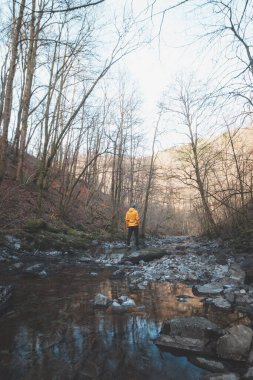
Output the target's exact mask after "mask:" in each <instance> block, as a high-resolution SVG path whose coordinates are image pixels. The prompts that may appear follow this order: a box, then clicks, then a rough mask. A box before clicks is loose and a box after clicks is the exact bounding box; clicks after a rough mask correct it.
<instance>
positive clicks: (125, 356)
mask: <svg viewBox="0 0 253 380" xmlns="http://www.w3.org/2000/svg"><path fill="white" fill-rule="evenodd" d="M77 272H78V273H77V274H78V276H76V273H75V271H73V272H71V271H68V272H67V271H65V272H64V271H63V272H62V273H60V274H59V275H58V276H55V277H54V278H52V279H49V280H48V281H44V282H43V286H42V282H38V281H36V280H32V279H30V280H27V281H26V282H24V283H22V284H21V285H20V287H19V288H18V289H19V290H18V297H16V298H15V300H14V303H15V304H14V308H15V309H16V310H18V313H16V314H14V315H12V317H10V318H8V316H6V317H5V318H3V319H2V320H1V322H2V323H1V325H0V335H1V340H0V352H4V351H7V353H6V357H5V358H4V365H2V364H3V359H2V361H1V366H0V378H3V379H4V378H6V379H7V378H11V379H13V380H15V379H26V380H30V379H49V378H50V379H53V378H54V377H55V378H58V379H61V380H65V379H66V380H67V379H76V380H78V379H83V378H89V377H90V378H92V377H94V378H95V377H96V376H99V375H100V378H101V379H104V380H106V379H110V380H111V379H112V378H115V379H117V380H118V379H124V380H129V379H132V378H133V374H136V378H138V380H141V379H142V378H143V379H144V378H145V379H156V378H157V376H159V377H160V379H159V380H162V379H167V378H168V377H167V374H168V371H170V372H172V373H173V371H175V372H176V373H180V371H183V374H182V375H181V378H187V379H189V380H190V379H191V378H192V379H193V378H194V377H191V376H193V375H192V374H193V373H194V370H193V369H192V368H191V367H187V366H190V365H189V364H187V365H186V363H184V366H185V368H183V369H182V364H181V362H180V360H182V359H179V358H175V357H173V356H169V354H161V353H160V351H159V350H158V349H157V348H156V346H155V345H154V344H153V342H152V339H154V338H156V337H157V336H158V334H159V331H160V328H161V323H162V321H163V320H164V319H169V318H177V317H180V316H189V315H198V314H199V315H204V314H205V310H204V309H203V307H202V303H201V302H200V300H199V298H197V297H193V298H189V299H187V302H186V303H180V302H178V301H177V299H176V296H178V295H185V296H190V297H192V292H191V289H190V288H187V287H186V286H184V285H182V284H176V285H175V284H174V285H173V284H169V283H153V284H150V286H149V288H148V289H146V290H145V291H140V292H135V293H133V294H130V293H129V291H128V289H127V283H126V282H125V281H121V280H120V281H116V280H114V281H110V280H108V273H106V272H105V273H103V272H102V273H99V275H98V276H97V277H91V276H88V274H87V273H82V272H80V269H79V271H77ZM98 292H101V293H103V294H105V295H107V296H108V297H111V298H117V297H118V296H120V295H122V294H129V296H131V297H134V299H135V301H136V303H137V305H138V306H140V305H145V311H144V312H143V314H142V316H141V315H138V314H131V313H129V314H123V315H115V314H109V313H107V312H106V311H105V310H94V309H93V307H92V304H91V303H90V300H92V299H93V298H94V295H95V294H96V293H98ZM27 294H29V297H27ZM208 313H209V314H208V317H210V319H214V318H216V316H217V315H218V312H217V311H208ZM233 318H234V316H233V317H232V314H231V315H230V314H229V317H228V316H226V320H227V321H230V320H231V321H232V320H233ZM166 355H168V356H166ZM0 360H1V359H0ZM189 368H191V370H189ZM184 371H185V372H184ZM187 371H190V373H188V372H187ZM186 373H187V374H186ZM137 374H138V376H137ZM172 378H173V376H172ZM174 378H176V377H174ZM195 378H197V377H196V376H195Z"/></svg>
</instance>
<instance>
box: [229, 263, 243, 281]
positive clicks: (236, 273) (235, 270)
mask: <svg viewBox="0 0 253 380" xmlns="http://www.w3.org/2000/svg"><path fill="white" fill-rule="evenodd" d="M229 274H230V279H231V280H234V281H235V282H238V283H240V284H244V281H245V271H244V270H242V269H241V267H240V265H239V264H237V263H234V264H232V265H231V266H230V269H229Z"/></svg>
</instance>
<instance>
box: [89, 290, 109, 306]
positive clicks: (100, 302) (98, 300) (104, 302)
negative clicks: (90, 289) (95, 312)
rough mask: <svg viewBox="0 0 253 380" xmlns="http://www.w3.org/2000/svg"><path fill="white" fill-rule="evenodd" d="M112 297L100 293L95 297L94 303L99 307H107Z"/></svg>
mask: <svg viewBox="0 0 253 380" xmlns="http://www.w3.org/2000/svg"><path fill="white" fill-rule="evenodd" d="M110 302H111V301H110V299H109V298H108V297H106V296H105V295H104V294H101V293H98V294H96V296H95V298H94V302H93V305H94V306H97V307H107V306H108V305H109V304H110Z"/></svg>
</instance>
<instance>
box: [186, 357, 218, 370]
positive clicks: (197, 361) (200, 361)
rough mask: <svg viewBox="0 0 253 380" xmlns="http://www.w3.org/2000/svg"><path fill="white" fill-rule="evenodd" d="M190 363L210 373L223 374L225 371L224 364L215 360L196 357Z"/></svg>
mask: <svg viewBox="0 0 253 380" xmlns="http://www.w3.org/2000/svg"><path fill="white" fill-rule="evenodd" d="M190 361H191V363H193V364H194V365H196V366H198V367H200V368H203V369H206V370H208V371H211V372H223V371H224V370H225V366H224V364H223V363H221V362H219V361H217V360H208V359H206V358H201V357H196V358H191V360H190Z"/></svg>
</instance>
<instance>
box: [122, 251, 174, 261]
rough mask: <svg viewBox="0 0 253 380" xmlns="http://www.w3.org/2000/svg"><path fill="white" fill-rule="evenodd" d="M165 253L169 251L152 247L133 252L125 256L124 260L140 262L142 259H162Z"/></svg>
mask: <svg viewBox="0 0 253 380" xmlns="http://www.w3.org/2000/svg"><path fill="white" fill-rule="evenodd" d="M164 255H167V251H165V250H164V249H161V248H153V247H152V248H151V247H150V248H145V249H141V250H139V251H134V252H132V253H131V254H130V255H127V256H125V257H124V258H123V259H122V262H125V261H128V262H131V263H132V264H138V263H139V262H140V261H144V262H147V261H152V260H156V259H160V258H162V257H163V256H164Z"/></svg>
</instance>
